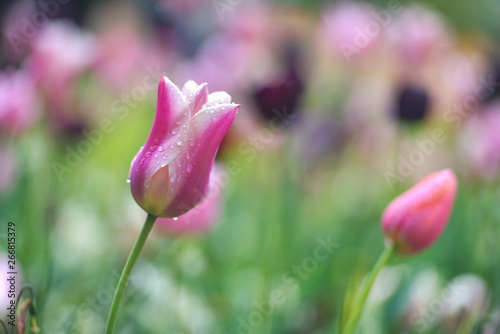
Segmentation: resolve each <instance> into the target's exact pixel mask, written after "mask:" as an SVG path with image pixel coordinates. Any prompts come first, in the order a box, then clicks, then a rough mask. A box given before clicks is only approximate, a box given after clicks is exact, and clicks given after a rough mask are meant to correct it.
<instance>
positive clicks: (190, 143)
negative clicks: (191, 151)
mask: <svg viewBox="0 0 500 334" xmlns="http://www.w3.org/2000/svg"><path fill="white" fill-rule="evenodd" d="M189 146H191V147H193V146H194V139H193V138H191V139H189Z"/></svg>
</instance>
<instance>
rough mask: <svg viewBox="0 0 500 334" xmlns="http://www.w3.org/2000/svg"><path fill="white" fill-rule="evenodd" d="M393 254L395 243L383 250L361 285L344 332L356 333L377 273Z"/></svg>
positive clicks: (348, 333)
mask: <svg viewBox="0 0 500 334" xmlns="http://www.w3.org/2000/svg"><path fill="white" fill-rule="evenodd" d="M392 254H394V246H393V245H391V246H390V247H389V248H386V249H385V250H384V251H383V252H382V254H380V257H379V258H378V260H377V263H375V266H374V267H373V269H372V270H371V272H370V274H369V275H368V277H367V278H366V281H365V282H364V283H363V285H362V286H361V290H360V291H359V294H358V296H357V298H356V300H355V301H354V305H353V307H352V308H351V315H350V316H349V320H347V324H346V326H345V329H344V333H343V334H352V333H354V330H355V329H356V326H357V325H358V320H359V317H360V316H361V313H362V312H363V309H364V307H365V303H366V299H367V298H368V295H369V294H370V290H371V288H372V285H373V282H375V278H377V275H378V273H379V272H380V270H381V269H382V268H383V267H384V266H385V265H386V264H387V263H388V262H389V260H390V259H391V256H392Z"/></svg>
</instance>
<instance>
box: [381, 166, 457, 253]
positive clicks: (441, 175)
mask: <svg viewBox="0 0 500 334" xmlns="http://www.w3.org/2000/svg"><path fill="white" fill-rule="evenodd" d="M456 192H457V178H456V176H455V174H454V173H453V171H452V170H450V169H444V170H442V171H440V172H436V173H432V174H430V175H428V176H427V177H426V178H424V179H423V180H422V181H420V182H419V183H417V184H416V185H415V186H413V187H412V188H410V189H409V190H407V191H406V192H405V193H403V194H401V195H400V196H398V197H397V198H396V199H394V200H393V201H392V202H391V203H390V204H389V205H388V206H387V208H386V209H385V211H384V213H383V215H382V222H381V223H382V230H383V232H384V234H385V236H386V237H387V238H388V239H389V240H391V242H393V243H394V245H395V247H396V250H397V251H398V252H399V253H400V254H415V253H418V252H420V251H422V250H424V249H425V248H427V247H428V246H429V245H431V244H432V243H433V242H435V241H436V240H437V238H438V237H439V236H440V235H441V233H442V232H443V230H444V228H445V227H446V224H447V223H448V220H449V218H450V214H451V210H452V208H453V203H454V200H455V195H456Z"/></svg>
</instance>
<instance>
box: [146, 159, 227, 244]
mask: <svg viewBox="0 0 500 334" xmlns="http://www.w3.org/2000/svg"><path fill="white" fill-rule="evenodd" d="M216 167H218V166H217V165H215V166H214V168H212V172H211V173H210V185H209V193H208V195H207V198H205V199H203V201H202V202H201V203H200V204H199V205H198V206H197V207H195V208H194V209H192V210H191V211H189V212H187V213H185V214H183V215H182V216H180V217H179V218H178V219H173V218H158V219H157V220H156V225H157V226H158V227H159V228H160V229H161V230H162V231H164V232H165V233H167V234H169V235H180V234H183V233H189V234H199V233H204V232H207V231H208V230H210V228H212V227H213V226H214V225H215V224H216V223H217V221H218V219H219V217H220V211H221V204H222V203H221V202H222V196H221V195H222V189H221V187H220V186H219V185H218V184H217V182H216V180H217V173H219V172H220V169H219V168H216Z"/></svg>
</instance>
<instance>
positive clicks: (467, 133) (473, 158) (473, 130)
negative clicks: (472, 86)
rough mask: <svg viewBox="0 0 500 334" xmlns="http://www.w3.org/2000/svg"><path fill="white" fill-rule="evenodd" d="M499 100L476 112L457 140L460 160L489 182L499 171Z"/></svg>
mask: <svg viewBox="0 0 500 334" xmlns="http://www.w3.org/2000/svg"><path fill="white" fill-rule="evenodd" d="M499 133H500V100H498V99H497V100H494V101H493V102H491V103H490V104H488V105H486V106H484V107H482V108H480V109H479V110H477V111H476V112H475V113H474V114H473V115H472V116H471V118H470V119H469V120H468V121H467V123H466V124H465V125H464V127H463V130H462V132H461V133H460V135H459V138H458V144H459V147H460V150H461V152H462V156H461V158H462V160H463V162H464V163H465V164H466V166H467V167H468V168H469V169H471V170H472V171H474V172H475V173H476V174H477V175H479V176H480V177H481V178H483V179H486V180H491V179H493V178H495V177H496V176H497V175H498V172H499V171H500V135H499Z"/></svg>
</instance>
